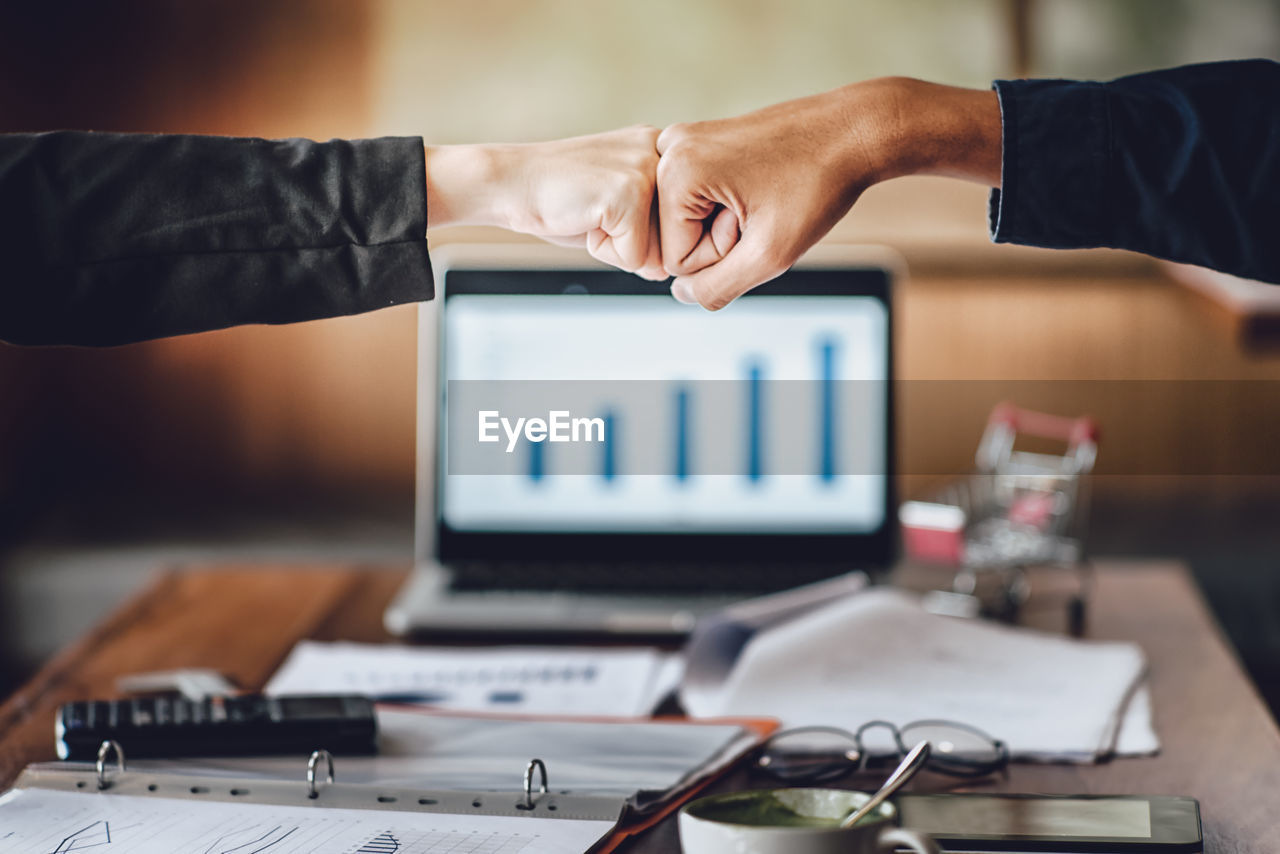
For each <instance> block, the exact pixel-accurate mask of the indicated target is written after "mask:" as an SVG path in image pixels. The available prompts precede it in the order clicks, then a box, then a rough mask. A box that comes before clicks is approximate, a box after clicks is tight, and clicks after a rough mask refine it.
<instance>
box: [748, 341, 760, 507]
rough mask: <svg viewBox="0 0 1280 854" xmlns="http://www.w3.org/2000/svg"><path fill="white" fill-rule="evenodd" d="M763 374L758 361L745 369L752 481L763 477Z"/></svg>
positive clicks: (749, 465)
mask: <svg viewBox="0 0 1280 854" xmlns="http://www.w3.org/2000/svg"><path fill="white" fill-rule="evenodd" d="M763 375H764V371H763V370H762V369H761V367H760V365H759V363H758V362H753V363H751V365H750V366H749V367H748V369H747V389H748V390H747V479H748V480H750V481H752V482H753V483H758V482H759V481H760V479H761V478H762V477H764V448H763V445H764V436H763V435H762V434H763V425H762V424H761V412H762V410H763V408H764V401H763V397H764V390H763V385H764V382H763Z"/></svg>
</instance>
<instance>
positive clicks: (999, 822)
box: [895, 793, 1203, 852]
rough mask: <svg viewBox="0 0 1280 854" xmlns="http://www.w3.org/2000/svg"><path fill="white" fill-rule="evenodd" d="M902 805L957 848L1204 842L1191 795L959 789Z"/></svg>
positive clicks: (911, 821)
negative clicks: (1000, 792)
mask: <svg viewBox="0 0 1280 854" xmlns="http://www.w3.org/2000/svg"><path fill="white" fill-rule="evenodd" d="M895 803H896V804H897V806H898V810H899V812H900V813H901V815H902V824H903V826H904V827H909V828H911V829H913V830H919V831H923V832H925V833H928V834H929V835H930V836H933V837H934V838H935V839H937V840H938V841H939V842H941V843H943V844H944V845H945V846H946V847H947V848H948V849H949V850H956V851H968V850H979V849H978V848H975V847H973V846H980V850H982V851H1005V850H1007V851H1028V850H1035V851H1048V850H1052V851H1060V852H1061V851H1100V850H1104V848H1102V847H1099V846H1105V850H1108V851H1113V850H1114V851H1132V852H1139V851H1145V852H1157V851H1159V852H1174V851H1199V850H1201V845H1202V840H1203V837H1202V834H1201V832H1200V807H1199V804H1197V803H1196V802H1195V800H1194V799H1192V798H1180V797H1168V796H1162V795H1150V796H1142V795H986V794H970V793H963V794H960V793H957V794H948V795H902V796H900V797H898V798H897V799H896V800H895ZM1045 846H1051V847H1045Z"/></svg>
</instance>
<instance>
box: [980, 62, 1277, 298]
mask: <svg viewBox="0 0 1280 854" xmlns="http://www.w3.org/2000/svg"><path fill="white" fill-rule="evenodd" d="M995 90H996V92H997V93H998V94H999V97H1000V109H1001V113H1002V116H1003V119H1004V160H1003V175H1002V189H1001V190H997V191H994V192H993V193H992V196H991V206H990V219H991V236H992V239H994V240H995V241H997V242H1001V243H1024V244H1029V245H1032V246H1048V247H1052V248H1058V249H1068V248H1079V247H1087V246H1110V247H1115V248H1120V249H1133V250H1136V251H1138V252H1144V253H1147V254H1149V255H1155V256H1157V257H1160V258H1167V259H1170V260H1173V261H1185V262H1188V263H1192V264H1199V265H1202V266H1205V267H1212V268H1214V269H1216V270H1222V271H1225V272H1228V273H1234V274H1236V275H1239V276H1244V277H1247V278H1254V279H1262V280H1264V281H1269V282H1280V64H1277V63H1274V62H1269V61H1265V60H1249V61H1240V62H1216V63H1209V64H1204V65H1188V66H1184V67H1181V68H1171V69H1168V70H1165V71H1154V72H1150V73H1147V74H1136V75H1133V76H1131V77H1121V78H1120V79H1118V80H1113V81H1111V82H1109V83H1087V82H1077V81H1070V80H1012V81H1010V80H1000V81H997V82H996V83H995Z"/></svg>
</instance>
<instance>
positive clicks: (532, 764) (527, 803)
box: [524, 759, 547, 810]
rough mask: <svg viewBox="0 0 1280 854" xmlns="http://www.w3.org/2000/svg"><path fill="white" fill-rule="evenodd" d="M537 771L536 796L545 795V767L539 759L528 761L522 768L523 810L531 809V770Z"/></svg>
mask: <svg viewBox="0 0 1280 854" xmlns="http://www.w3.org/2000/svg"><path fill="white" fill-rule="evenodd" d="M534 768H537V769H538V776H539V783H538V794H540V795H545V794H546V793H547V766H546V763H544V762H543V761H542V760H541V759H530V760H529V764H528V765H526V766H524V808H525V809H527V810H531V809H533V769H534Z"/></svg>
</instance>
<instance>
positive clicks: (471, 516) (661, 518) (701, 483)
mask: <svg viewBox="0 0 1280 854" xmlns="http://www.w3.org/2000/svg"><path fill="white" fill-rule="evenodd" d="M457 299H458V300H474V301H475V302H474V304H471V303H468V302H463V303H462V304H461V305H455V306H451V308H450V312H451V314H450V315H449V316H450V322H451V324H452V325H451V326H450V327H449V328H448V329H447V336H448V337H447V340H446V352H447V358H448V366H449V370H448V374H447V378H448V408H449V413H448V425H449V426H448V436H449V441H448V447H447V451H446V458H445V461H444V462H445V465H446V466H447V471H448V474H449V477H448V478H447V481H448V482H447V484H446V488H445V499H446V503H445V513H446V516H447V517H448V518H449V519H450V520H451V521H453V522H455V523H457V524H461V525H464V526H480V527H483V526H484V525H485V524H494V525H501V526H503V527H508V526H511V525H516V526H519V525H520V524H521V523H525V524H528V525H535V524H536V525H546V524H563V525H570V526H576V527H580V528H590V527H592V526H599V527H602V528H604V527H607V528H617V527H618V526H619V525H622V526H624V527H625V526H633V527H635V528H636V529H642V530H643V529H649V528H659V527H660V528H662V529H665V530H670V529H680V528H682V527H685V528H689V529H693V530H696V529H698V528H699V527H702V526H707V525H715V526H719V527H723V526H724V525H726V524H729V525H741V526H757V525H761V524H764V525H768V524H771V523H776V524H779V525H783V526H788V527H790V526H793V525H794V524H795V520H797V519H805V520H808V521H809V522H810V523H812V524H814V525H816V526H818V527H820V528H823V529H829V528H832V527H839V528H851V529H857V528H870V527H874V526H875V525H877V524H879V521H880V515H881V514H882V509H881V507H880V503H881V501H880V496H881V494H882V485H883V484H882V479H883V473H884V471H885V465H886V460H885V447H886V444H885V431H886V412H887V407H888V388H887V385H888V383H887V371H888V366H887V347H886V336H887V334H888V330H887V315H886V313H885V312H884V310H883V307H882V306H881V305H880V304H879V303H877V302H876V301H874V300H871V299H857V298H845V299H841V298H832V297H797V298H792V299H788V300H785V301H776V300H775V301H771V300H757V301H755V302H754V303H752V302H751V301H750V300H746V301H743V303H742V304H741V305H735V306H733V311H732V312H726V313H723V314H722V315H719V316H711V315H709V314H707V313H705V312H691V311H689V310H687V309H686V308H684V307H683V306H678V305H673V304H671V303H670V302H669V301H668V300H666V299H662V300H655V299H653V298H647V297H634V296H618V297H599V296H597V297H590V298H582V299H581V300H578V301H567V302H569V305H567V306H565V305H561V306H560V308H559V310H558V311H556V312H554V313H552V312H548V311H546V308H545V301H538V300H533V301H530V302H527V303H526V302H524V301H522V300H521V298H519V297H511V296H504V297H466V298H461V297H460V298H457ZM486 413H488V414H487V415H486ZM498 416H500V417H501V418H502V419H505V422H504V423H505V426H504V430H505V431H506V432H502V431H498V430H497V429H496V427H494V429H492V430H491V431H490V433H489V435H488V436H486V437H483V438H482V434H483V429H482V430H481V431H477V424H481V420H482V419H484V418H486V417H487V418H489V419H490V425H491V426H493V425H495V424H496V422H495V421H494V419H495V418H497V417H498ZM521 418H523V419H524V420H523V421H521V420H520V419H521ZM478 419H481V420H478ZM579 423H580V424H588V423H590V424H597V425H599V429H596V430H592V429H588V430H586V431H585V432H582V433H579V431H577V430H576V428H575V429H573V430H570V429H569V427H570V425H576V424H579ZM481 426H482V427H483V424H482V425H481ZM516 428H519V429H516Z"/></svg>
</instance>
